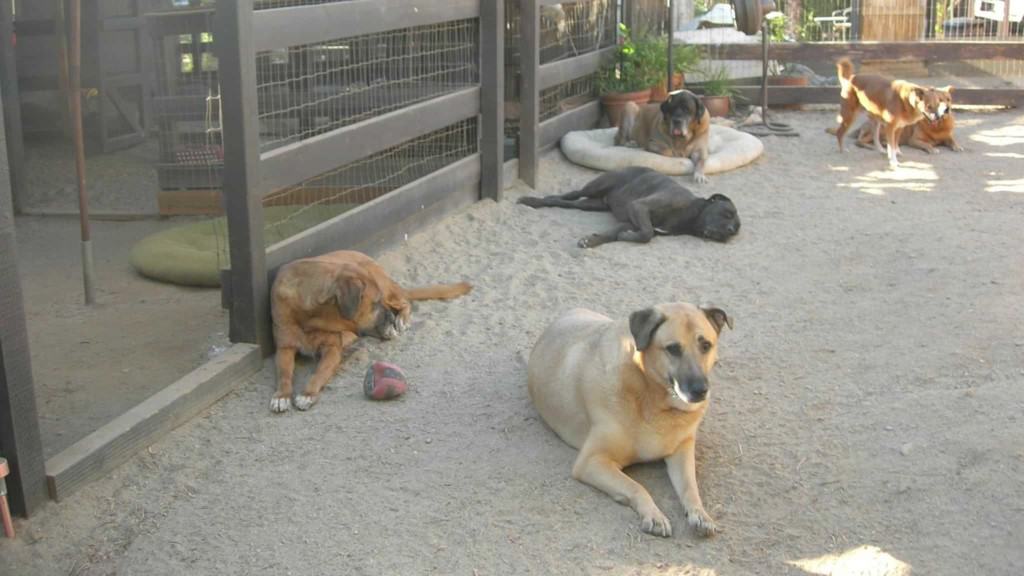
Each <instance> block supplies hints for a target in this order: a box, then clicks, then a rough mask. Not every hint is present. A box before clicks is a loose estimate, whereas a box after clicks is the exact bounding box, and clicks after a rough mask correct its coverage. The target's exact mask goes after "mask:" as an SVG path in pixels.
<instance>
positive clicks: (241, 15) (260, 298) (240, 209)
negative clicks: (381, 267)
mask: <svg viewBox="0 0 1024 576" xmlns="http://www.w3.org/2000/svg"><path fill="white" fill-rule="evenodd" d="M214 29H215V31H216V32H215V34H216V38H217V49H218V55H217V56H218V59H219V62H220V67H219V68H220V83H221V93H222V95H223V98H224V101H225V102H230V103H231V106H224V115H223V118H222V122H223V128H224V134H223V138H224V178H223V193H224V208H225V211H226V212H227V220H228V237H229V242H230V245H231V254H230V257H231V296H232V297H231V313H230V338H231V340H232V341H233V342H250V343H255V344H260V345H261V347H262V348H263V351H264V352H265V353H267V354H269V353H270V351H271V350H272V347H273V344H272V339H271V336H270V314H269V308H270V303H269V301H268V286H267V272H266V252H265V249H264V244H263V204H262V202H261V201H260V198H259V197H258V196H256V195H254V194H252V192H251V191H252V190H254V189H256V188H258V186H259V180H258V179H259V175H260V170H259V162H260V156H259V146H260V143H259V119H258V105H257V99H256V50H255V46H254V43H253V0H237V1H236V2H219V3H218V4H217V14H216V18H215V27H214Z"/></svg>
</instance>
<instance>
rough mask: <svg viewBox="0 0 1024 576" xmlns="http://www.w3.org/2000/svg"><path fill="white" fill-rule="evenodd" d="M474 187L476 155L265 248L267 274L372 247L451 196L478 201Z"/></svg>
mask: <svg viewBox="0 0 1024 576" xmlns="http://www.w3.org/2000/svg"><path fill="white" fill-rule="evenodd" d="M479 184H480V156H479V154H473V155H472V156H467V157H466V158H463V159H462V160H459V161H457V162H454V163H452V164H449V165H448V166H445V167H444V168H441V169H440V170H437V171H436V172H432V173H431V174H428V175H426V176H424V177H423V178H420V179H418V180H416V181H414V182H411V183H409V184H406V185H405V186H402V187H401V188H398V189H396V190H393V191H391V192H389V193H387V194H385V195H384V196H381V197H380V198H377V199H375V200H372V201H370V202H367V203H366V204H363V205H361V206H359V207H358V208H355V209H353V210H351V211H349V212H345V213H344V214H341V215H340V216H337V217H336V218H332V219H331V220H328V221H326V222H323V223H321V224H318V225H316V226H314V227H312V228H310V229H308V230H305V231H303V232H301V233H299V234H296V235H295V236H292V237H291V238H288V239H287V240H283V241H281V242H278V243H277V244H274V245H273V246H270V247H269V248H267V270H268V271H269V272H270V273H271V274H272V273H273V271H275V270H276V269H277V268H278V267H280V266H281V265H282V264H285V263H287V262H291V261H292V260H295V259H297V258H307V257H309V256H314V255H316V254H321V253H323V252H327V251H329V250H339V249H343V248H357V247H362V246H368V245H372V244H373V243H374V237H375V236H376V235H377V234H379V233H380V232H381V231H382V230H385V229H387V228H388V227H390V226H394V225H399V224H400V223H401V222H403V221H405V220H406V219H408V218H410V217H412V216H414V215H416V214H417V213H418V212H421V211H423V210H425V209H428V208H429V207H430V206H432V205H434V204H436V203H438V202H441V201H443V200H444V199H445V198H446V197H448V196H450V195H452V194H460V195H461V196H462V197H464V199H465V200H466V201H467V202H466V203H469V202H472V201H473V200H475V199H477V198H479V194H480V192H479Z"/></svg>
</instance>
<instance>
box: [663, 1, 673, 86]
mask: <svg viewBox="0 0 1024 576" xmlns="http://www.w3.org/2000/svg"><path fill="white" fill-rule="evenodd" d="M675 16H676V3H675V0H668V22H667V26H668V70H667V71H666V79H665V91H666V92H671V91H672V76H673V73H674V72H675V71H674V70H673V69H672V45H673V44H675V42H674V39H675V33H676V30H675Z"/></svg>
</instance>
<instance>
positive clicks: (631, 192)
mask: <svg viewBox="0 0 1024 576" xmlns="http://www.w3.org/2000/svg"><path fill="white" fill-rule="evenodd" d="M519 203H520V204H526V205H527V206H530V207H533V208H545V207H553V208H575V209H577V210H587V211H591V212H611V213H612V214H614V215H615V218H616V220H618V221H619V222H622V224H620V225H619V226H616V227H615V228H613V229H611V230H609V231H607V232H602V233H599V234H592V235H590V236H587V237H586V238H583V239H582V240H580V241H579V245H580V247H581V248H594V247H597V246H600V245H601V244H606V243H608V242H614V241H616V240H622V241H625V242H641V243H645V242H650V241H651V238H654V236H655V234H663V235H671V236H675V235H680V234H689V235H691V236H699V237H702V238H708V239H710V240H715V241H717V242H725V241H726V240H728V239H729V238H731V237H733V236H735V235H736V233H737V232H739V229H740V217H739V215H737V214H736V206H734V205H733V203H732V200H730V199H729V198H727V197H725V196H723V195H721V194H713V195H711V197H710V198H700V197H698V196H697V195H695V194H694V193H693V192H690V191H689V190H687V189H686V188H684V187H683V186H681V185H679V184H678V183H676V181H675V180H672V179H671V178H669V177H668V176H665V175H664V174H662V173H660V172H658V171H656V170H652V169H650V168H639V167H632V168H624V169H622V170H615V171H614V172H606V173H604V174H602V175H600V176H598V177H597V178H595V179H594V180H591V181H590V182H589V183H587V185H586V186H584V187H583V188H582V189H581V190H576V191H574V192H569V193H567V194H558V195H555V196H545V197H543V198H538V197H536V196H526V197H523V198H520V199H519Z"/></svg>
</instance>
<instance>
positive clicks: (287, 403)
mask: <svg viewBox="0 0 1024 576" xmlns="http://www.w3.org/2000/svg"><path fill="white" fill-rule="evenodd" d="M291 407H292V399H291V398H289V397H288V396H274V397H273V398H271V399H270V411H271V412H273V413H275V414H280V413H281V412H287V411H288V409H289V408H291Z"/></svg>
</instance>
